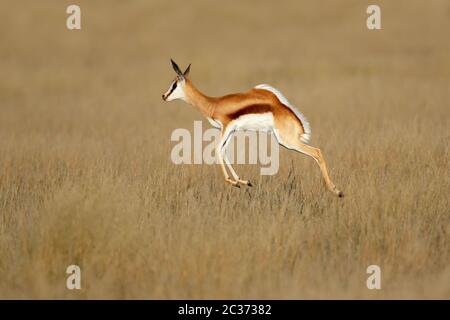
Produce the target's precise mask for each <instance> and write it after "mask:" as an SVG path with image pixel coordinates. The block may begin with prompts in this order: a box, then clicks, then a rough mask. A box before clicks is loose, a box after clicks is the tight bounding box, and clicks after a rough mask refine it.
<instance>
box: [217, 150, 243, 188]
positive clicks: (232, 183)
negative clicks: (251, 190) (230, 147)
mask: <svg viewBox="0 0 450 320" xmlns="http://www.w3.org/2000/svg"><path fill="white" fill-rule="evenodd" d="M216 153H217V159H218V160H219V164H220V167H221V169H222V172H223V176H224V178H225V182H227V183H229V184H231V185H232V186H235V187H238V188H239V187H240V186H239V184H238V182H237V181H235V180H232V179H230V176H229V175H228V172H227V169H226V168H225V164H224V163H223V157H222V149H221V148H220V147H218V148H217V149H216Z"/></svg>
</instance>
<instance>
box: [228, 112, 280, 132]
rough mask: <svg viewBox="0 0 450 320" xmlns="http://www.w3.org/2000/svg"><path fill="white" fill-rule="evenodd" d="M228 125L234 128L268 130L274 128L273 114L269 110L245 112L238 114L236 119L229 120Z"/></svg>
mask: <svg viewBox="0 0 450 320" xmlns="http://www.w3.org/2000/svg"><path fill="white" fill-rule="evenodd" d="M230 125H232V126H233V127H234V128H235V129H236V130H255V131H266V132H270V131H272V130H273V128H274V120H273V114H272V113H271V112H267V113H257V114H246V115H243V116H240V117H239V118H238V119H236V120H233V121H231V122H230Z"/></svg>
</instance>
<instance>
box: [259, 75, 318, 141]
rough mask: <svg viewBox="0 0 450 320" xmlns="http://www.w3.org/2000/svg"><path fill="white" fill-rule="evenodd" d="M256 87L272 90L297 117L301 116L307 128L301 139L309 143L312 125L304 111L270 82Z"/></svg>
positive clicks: (304, 126)
mask: <svg viewBox="0 0 450 320" xmlns="http://www.w3.org/2000/svg"><path fill="white" fill-rule="evenodd" d="M255 88H256V89H262V90H267V91H270V92H272V93H273V94H274V95H275V96H276V97H277V98H278V100H280V102H281V103H282V104H284V105H285V106H286V107H288V108H289V109H291V110H292V112H294V114H295V115H296V116H297V118H299V119H300V121H301V122H302V125H303V128H304V129H305V133H303V134H302V135H301V136H300V140H302V141H303V142H304V143H308V142H309V140H310V139H311V127H310V126H309V122H308V120H306V117H305V116H304V115H303V113H301V112H300V111H299V110H298V109H297V108H296V107H294V106H293V105H292V104H290V103H289V101H288V100H287V99H286V97H285V96H284V95H283V94H282V93H281V92H280V91H278V90H277V89H275V88H274V87H271V86H269V85H268V84H260V85H257V86H256V87H255Z"/></svg>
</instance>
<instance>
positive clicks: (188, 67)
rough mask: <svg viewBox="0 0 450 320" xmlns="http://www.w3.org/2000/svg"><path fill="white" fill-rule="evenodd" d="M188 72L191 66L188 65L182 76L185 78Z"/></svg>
mask: <svg viewBox="0 0 450 320" xmlns="http://www.w3.org/2000/svg"><path fill="white" fill-rule="evenodd" d="M190 70H191V64H190V63H189V65H188V66H187V68H186V70H184V72H183V76H187V75H188V74H189V71H190Z"/></svg>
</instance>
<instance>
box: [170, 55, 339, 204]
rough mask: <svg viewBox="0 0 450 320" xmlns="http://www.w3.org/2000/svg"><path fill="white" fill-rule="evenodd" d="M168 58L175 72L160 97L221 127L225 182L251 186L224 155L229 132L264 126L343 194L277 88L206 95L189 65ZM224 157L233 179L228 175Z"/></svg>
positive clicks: (304, 125)
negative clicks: (190, 76) (310, 161)
mask: <svg viewBox="0 0 450 320" xmlns="http://www.w3.org/2000/svg"><path fill="white" fill-rule="evenodd" d="M170 61H171V62H172V67H173V69H174V70H175V72H176V73H177V76H176V78H175V79H174V80H173V82H172V83H171V84H170V87H169V90H167V92H166V93H164V94H163V95H162V98H163V100H164V101H172V100H176V99H181V100H183V101H185V102H187V103H188V104H190V105H192V106H193V107H194V108H195V109H197V110H198V111H199V112H200V113H201V114H202V115H203V116H205V117H206V118H207V119H208V121H209V122H210V123H211V125H212V126H214V127H216V128H219V129H220V130H221V139H220V142H219V144H218V145H217V150H216V154H217V157H218V160H219V163H220V165H221V168H222V171H223V175H224V176H225V181H226V182H228V183H230V184H232V185H234V186H237V187H239V184H244V185H248V186H251V184H250V182H249V181H247V180H241V179H240V178H239V175H238V174H237V173H236V171H234V169H233V167H232V166H231V164H230V162H229V160H228V159H227V156H226V153H225V147H226V145H227V142H228V141H229V139H230V138H231V136H232V135H233V133H234V132H235V131H236V130H264V131H267V132H274V134H275V137H276V138H277V140H278V143H279V144H281V145H282V146H284V147H286V148H288V149H290V150H295V151H298V152H300V153H303V154H306V155H308V156H310V157H312V158H313V159H314V160H316V162H317V164H318V165H319V167H320V170H321V171H322V175H323V178H324V180H325V183H326V185H327V187H328V189H330V190H331V192H333V193H334V194H336V195H337V196H339V197H343V195H344V194H343V193H342V192H341V191H339V190H338V189H337V188H336V186H335V185H334V184H333V182H332V181H331V179H330V177H329V175H328V170H327V166H326V163H325V160H324V159H323V156H322V153H321V151H320V149H318V148H314V147H312V146H309V145H308V144H307V143H308V142H309V140H310V138H311V128H310V126H309V123H308V121H307V120H306V118H305V117H304V116H303V114H302V113H301V112H300V111H298V110H297V109H296V108H295V107H294V106H292V105H291V104H290V103H289V101H288V100H287V99H286V98H285V97H284V96H283V94H281V92H280V91H278V90H277V89H275V88H272V87H271V86H269V85H267V84H261V85H258V86H256V87H254V88H252V89H251V90H250V91H248V92H245V93H233V94H229V95H225V96H223V97H208V96H206V95H204V94H203V93H201V92H200V91H199V90H198V89H197V88H196V87H195V86H194V85H193V84H192V82H191V81H190V80H189V79H188V78H187V76H188V74H189V70H190V67H191V65H189V66H188V67H187V68H186V70H185V71H184V72H182V71H181V70H180V68H179V67H178V65H177V64H176V63H175V62H174V61H173V60H172V59H171V60H170ZM224 160H225V164H226V165H227V167H228V169H229V170H230V172H231V174H232V176H233V178H234V180H233V179H231V178H230V176H229V175H228V173H227V170H226V168H225V164H224Z"/></svg>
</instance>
